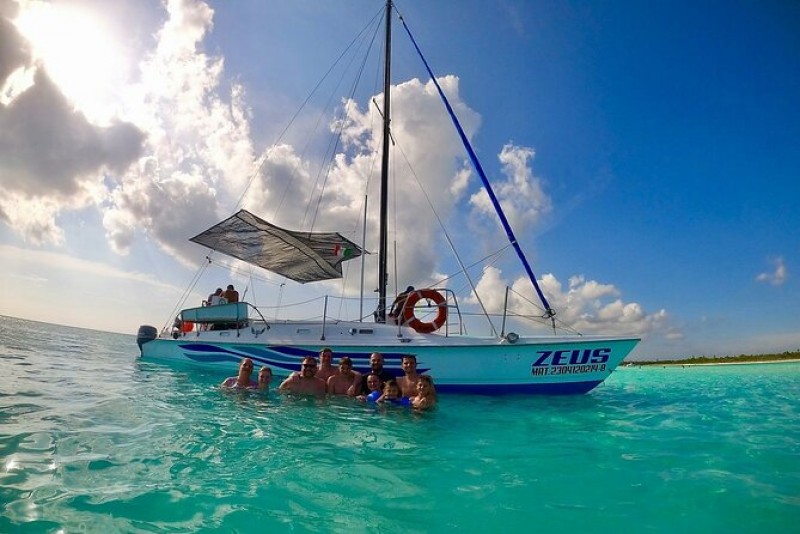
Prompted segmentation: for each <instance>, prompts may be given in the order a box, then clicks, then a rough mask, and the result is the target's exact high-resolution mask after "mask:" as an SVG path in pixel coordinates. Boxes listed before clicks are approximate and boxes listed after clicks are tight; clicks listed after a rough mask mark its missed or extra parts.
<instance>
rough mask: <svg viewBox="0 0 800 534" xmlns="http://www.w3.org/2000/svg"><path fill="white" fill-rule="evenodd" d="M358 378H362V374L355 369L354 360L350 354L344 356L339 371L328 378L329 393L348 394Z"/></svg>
mask: <svg viewBox="0 0 800 534" xmlns="http://www.w3.org/2000/svg"><path fill="white" fill-rule="evenodd" d="M317 376H319V371H317ZM356 380H359V381H360V380H361V374H360V373H359V372H358V371H353V360H351V359H350V358H349V357H348V356H342V357H341V358H339V371H338V372H337V373H336V374H334V375H333V376H331V377H330V378H328V394H330V395H347V392H348V390H349V389H350V385H351V384H352V383H353V382H354V381H356Z"/></svg>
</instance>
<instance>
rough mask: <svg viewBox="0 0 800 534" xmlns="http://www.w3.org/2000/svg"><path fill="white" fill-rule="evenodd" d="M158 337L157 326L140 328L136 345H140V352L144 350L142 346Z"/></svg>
mask: <svg viewBox="0 0 800 534" xmlns="http://www.w3.org/2000/svg"><path fill="white" fill-rule="evenodd" d="M157 337H158V330H157V329H156V327H155V326H149V325H146V324H145V325H142V326H140V327H139V332H138V333H137V334H136V344H137V345H139V351H141V350H142V345H144V344H145V343H147V342H148V341H153V340H154V339H155V338H157Z"/></svg>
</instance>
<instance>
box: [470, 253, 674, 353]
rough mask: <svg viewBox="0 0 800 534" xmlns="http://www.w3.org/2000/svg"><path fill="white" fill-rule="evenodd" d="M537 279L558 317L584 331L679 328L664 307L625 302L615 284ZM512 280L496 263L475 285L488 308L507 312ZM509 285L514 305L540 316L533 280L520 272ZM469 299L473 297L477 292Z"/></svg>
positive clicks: (665, 331)
mask: <svg viewBox="0 0 800 534" xmlns="http://www.w3.org/2000/svg"><path fill="white" fill-rule="evenodd" d="M539 284H540V287H541V288H542V291H543V292H544V293H545V295H546V296H547V298H548V301H549V303H550V306H551V307H552V308H553V309H555V310H556V312H557V315H556V319H557V320H558V321H559V322H560V323H561V324H562V325H565V326H567V327H569V328H571V329H574V330H576V331H578V332H581V333H583V334H610V335H643V334H649V333H656V332H658V333H662V334H664V335H665V336H667V335H668V336H669V337H670V338H672V339H675V338H677V337H679V336H680V333H679V332H676V331H675V330H674V329H670V328H669V327H668V325H667V312H666V311H665V310H663V309H662V310H659V311H658V312H655V313H647V312H645V310H644V309H643V308H642V306H641V305H640V304H638V303H636V302H627V303H626V302H624V301H623V300H622V299H621V298H620V297H619V294H620V292H619V290H618V289H617V288H616V287H614V286H613V285H610V284H602V283H599V282H596V281H594V280H586V279H585V277H583V276H573V277H571V278H570V279H569V283H568V287H567V288H566V289H564V287H563V286H562V284H561V282H560V281H559V280H558V279H557V278H556V277H555V276H554V275H552V274H545V275H544V276H542V278H541V280H540V281H539ZM508 285H509V284H508V282H507V281H506V280H505V279H504V278H503V276H502V271H501V270H500V269H498V268H497V267H492V266H489V267H486V268H485V269H484V270H483V274H482V276H481V279H480V281H479V282H478V284H477V285H476V289H477V292H478V294H479V295H480V297H481V300H482V301H483V303H484V305H485V306H486V308H487V311H489V313H492V314H502V313H503V303H504V299H505V288H506V286H508ZM510 286H511V288H512V291H511V292H510V293H509V303H508V308H509V310H510V311H512V312H513V313H514V314H515V315H521V316H528V317H541V316H542V314H543V312H542V309H541V305H540V304H539V303H538V298H537V297H536V295H535V293H534V289H533V287H532V285H531V282H530V280H528V279H527V278H526V277H519V278H517V279H516V280H514V281H513V283H512V284H510ZM471 302H475V300H474V297H473V299H472V300H471ZM534 303H536V304H534ZM547 324H549V323H547Z"/></svg>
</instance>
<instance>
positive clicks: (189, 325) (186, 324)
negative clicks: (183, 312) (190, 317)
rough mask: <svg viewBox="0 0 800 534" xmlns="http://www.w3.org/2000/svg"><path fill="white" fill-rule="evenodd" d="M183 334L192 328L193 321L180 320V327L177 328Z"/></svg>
mask: <svg viewBox="0 0 800 534" xmlns="http://www.w3.org/2000/svg"><path fill="white" fill-rule="evenodd" d="M178 329H179V330H180V331H181V332H183V333H184V334H188V333H189V332H191V331H192V330H194V323H193V322H192V321H181V324H180V327H179V328H178Z"/></svg>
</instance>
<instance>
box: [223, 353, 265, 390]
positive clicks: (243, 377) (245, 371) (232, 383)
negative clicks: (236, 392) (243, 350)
mask: <svg viewBox="0 0 800 534" xmlns="http://www.w3.org/2000/svg"><path fill="white" fill-rule="evenodd" d="M252 374H253V360H251V359H250V358H243V359H242V363H240V364H239V374H238V375H237V376H231V377H229V378H226V379H225V380H224V381H223V382H222V384H221V387H223V388H230V389H255V388H257V387H258V382H255V381H254V380H253V379H252V378H250V376H251V375H252Z"/></svg>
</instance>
